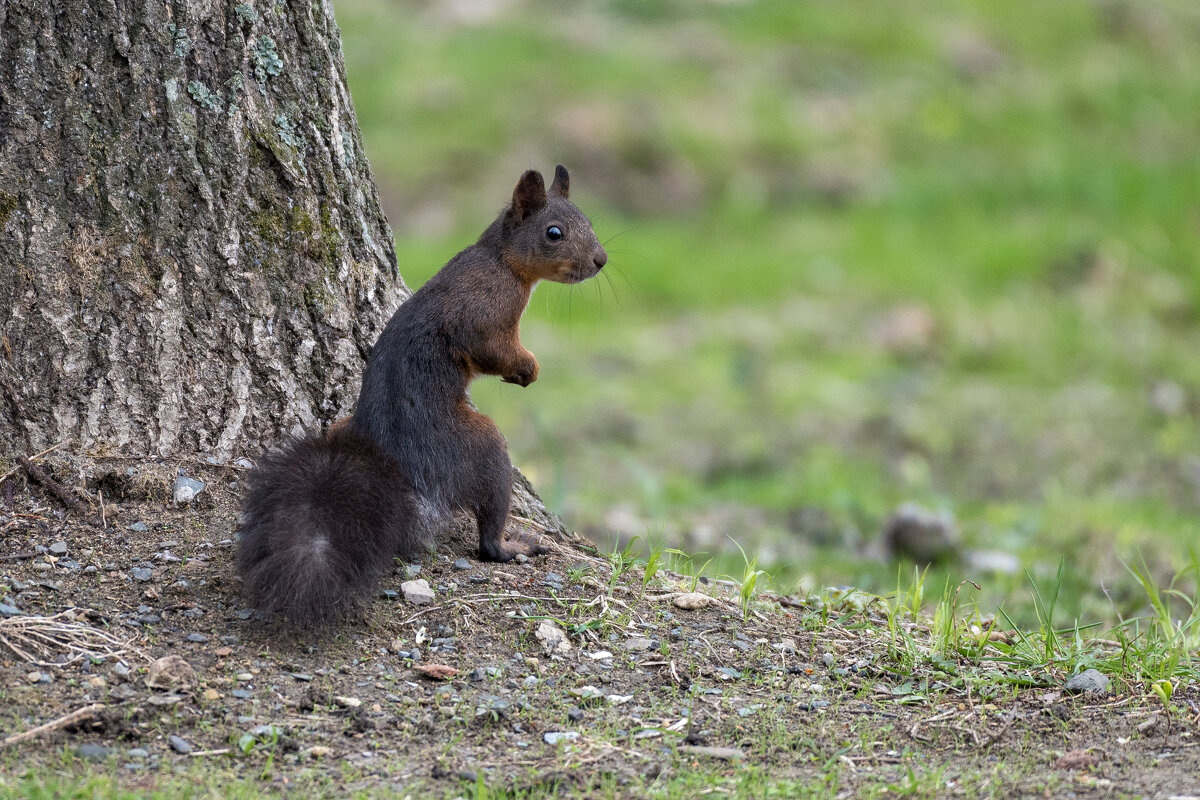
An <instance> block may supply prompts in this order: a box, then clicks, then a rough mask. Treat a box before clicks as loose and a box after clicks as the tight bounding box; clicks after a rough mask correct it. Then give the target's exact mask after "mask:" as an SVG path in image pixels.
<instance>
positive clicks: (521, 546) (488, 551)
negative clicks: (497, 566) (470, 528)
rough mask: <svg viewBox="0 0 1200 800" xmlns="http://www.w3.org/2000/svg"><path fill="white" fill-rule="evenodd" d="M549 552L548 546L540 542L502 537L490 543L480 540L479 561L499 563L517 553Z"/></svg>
mask: <svg viewBox="0 0 1200 800" xmlns="http://www.w3.org/2000/svg"><path fill="white" fill-rule="evenodd" d="M549 552H550V548H549V547H547V546H546V545H544V544H542V543H541V542H536V541H532V540H527V539H518V540H513V539H504V540H500V541H497V542H492V543H483V542H481V543H480V545H479V558H480V560H481V561H496V562H498V563H501V564H503V563H504V562H506V561H512V560H513V559H514V558H516V557H517V556H518V555H524V556H541V555H545V554H547V553H549Z"/></svg>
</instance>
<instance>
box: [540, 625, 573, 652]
mask: <svg viewBox="0 0 1200 800" xmlns="http://www.w3.org/2000/svg"><path fill="white" fill-rule="evenodd" d="M533 635H534V636H536V637H537V638H538V640H539V641H541V643H542V648H543V649H544V650H545V651H546V655H553V654H554V653H566V652H568V651H570V649H571V643H570V642H569V641H567V632H566V631H564V630H563V629H562V628H560V627H558V625H557V624H556V623H554V622H553V621H551V620H548V619H545V620H542V623H541V624H540V625H538V627H537V630H536V631H534V632H533Z"/></svg>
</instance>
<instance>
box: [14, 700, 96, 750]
mask: <svg viewBox="0 0 1200 800" xmlns="http://www.w3.org/2000/svg"><path fill="white" fill-rule="evenodd" d="M105 708H107V706H105V705H104V703H92V704H91V705H90V706H84V707H83V708H79V709H76V710H75V711H72V712H71V713H70V714H67V715H65V716H62V717H59V718H58V719H55V720H51V721H50V722H47V723H45V724H44V725H38V726H37V727H36V728H30V729H29V730H27V731H23V732H22V733H15V734H13V735H12V736H9V737H6V738H5V739H4V740H3V741H0V748H5V747H11V746H12V745H14V744H20V743H21V742H27V741H29V740H30V739H36V738H37V737H39V736H41V735H42V734H43V733H49V732H50V731H57V730H61V729H62V728H69V727H71V726H72V725H77V724H79V723H80V722H83V721H85V720H89V719H95V718H96V716H97V715H98V714H99V713H100V712H101V711H103V710H104V709H105Z"/></svg>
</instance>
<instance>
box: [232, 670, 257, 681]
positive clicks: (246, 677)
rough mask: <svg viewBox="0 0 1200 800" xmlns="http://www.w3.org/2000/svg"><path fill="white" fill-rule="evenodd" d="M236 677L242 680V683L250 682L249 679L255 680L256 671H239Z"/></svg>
mask: <svg viewBox="0 0 1200 800" xmlns="http://www.w3.org/2000/svg"><path fill="white" fill-rule="evenodd" d="M234 677H235V678H236V679H237V680H239V681H241V682H242V683H247V682H249V681H252V680H254V673H252V672H239V673H238V674H237V675H235V676H234Z"/></svg>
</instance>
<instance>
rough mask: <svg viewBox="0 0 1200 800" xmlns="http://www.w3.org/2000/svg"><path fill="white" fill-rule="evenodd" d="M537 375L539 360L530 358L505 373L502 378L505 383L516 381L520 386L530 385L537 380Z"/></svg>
mask: <svg viewBox="0 0 1200 800" xmlns="http://www.w3.org/2000/svg"><path fill="white" fill-rule="evenodd" d="M537 376H538V363H537V361H534V360H533V359H530V360H529V361H527V362H525V363H523V364H520V365H518V366H517V368H516V369H514V370H513V371H512V372H510V373H508V374H507V375H505V376H504V377H503V378H501V379H500V380H502V381H504V382H505V383H515V384H517V385H518V386H528V385H529V384H531V383H533V382H534V381H536V380H537Z"/></svg>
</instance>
